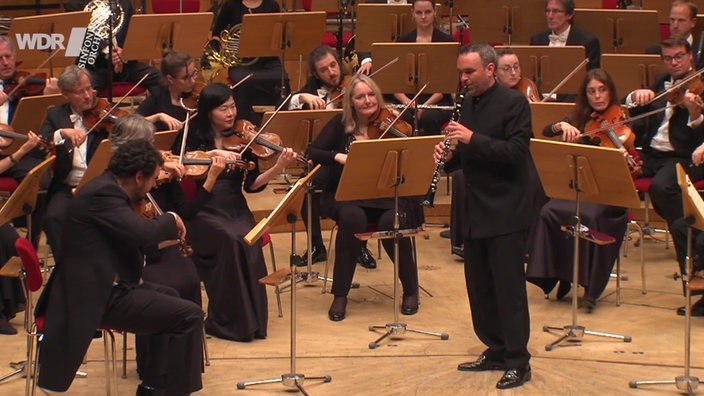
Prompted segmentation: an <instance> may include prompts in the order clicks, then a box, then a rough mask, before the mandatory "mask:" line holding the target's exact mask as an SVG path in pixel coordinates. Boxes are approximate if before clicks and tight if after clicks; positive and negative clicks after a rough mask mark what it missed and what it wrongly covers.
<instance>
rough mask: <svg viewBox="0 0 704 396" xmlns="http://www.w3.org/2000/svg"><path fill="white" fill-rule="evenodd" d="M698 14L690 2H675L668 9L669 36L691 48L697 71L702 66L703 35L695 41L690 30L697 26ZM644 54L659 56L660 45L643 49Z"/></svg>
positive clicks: (678, 0) (703, 64) (703, 63)
mask: <svg viewBox="0 0 704 396" xmlns="http://www.w3.org/2000/svg"><path fill="white" fill-rule="evenodd" d="M698 12H699V11H698V9H697V5H696V4H694V3H693V2H691V1H685V0H675V1H673V2H672V6H671V7H670V36H671V37H681V38H683V39H685V40H687V42H688V43H689V45H690V46H691V47H692V55H693V57H694V64H695V65H696V66H697V69H699V68H701V67H702V66H704V62H703V61H704V59H702V57H701V51H702V39H704V35H700V36H699V37H698V38H697V40H696V41H695V40H694V36H693V35H692V30H693V29H694V27H695V26H696V24H697V13H698ZM645 53H646V54H657V55H660V44H653V45H651V46H650V47H648V48H646V49H645Z"/></svg>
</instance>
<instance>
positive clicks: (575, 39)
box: [530, 25, 601, 69]
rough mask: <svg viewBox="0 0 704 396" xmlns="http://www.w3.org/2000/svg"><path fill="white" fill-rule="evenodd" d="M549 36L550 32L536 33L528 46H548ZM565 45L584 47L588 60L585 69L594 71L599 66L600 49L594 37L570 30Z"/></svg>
mask: <svg viewBox="0 0 704 396" xmlns="http://www.w3.org/2000/svg"><path fill="white" fill-rule="evenodd" d="M550 34H552V31H551V30H549V29H548V30H546V31H544V32H541V33H538V34H536V35H534V36H533V37H531V38H530V45H549V44H550ZM565 44H566V45H581V46H584V50H585V52H586V55H587V58H589V64H587V69H596V68H598V67H599V65H600V64H601V48H600V45H599V39H598V38H596V37H594V36H593V35H592V34H591V33H588V32H585V31H584V30H581V29H579V28H576V27H574V25H573V26H572V27H571V28H570V33H569V35H568V36H567V42H565Z"/></svg>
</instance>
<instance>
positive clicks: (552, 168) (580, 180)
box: [530, 139, 640, 351]
mask: <svg viewBox="0 0 704 396" xmlns="http://www.w3.org/2000/svg"><path fill="white" fill-rule="evenodd" d="M530 152H531V155H532V157H533V161H534V162H535V167H536V168H537V170H538V175H539V176H540V181H541V182H542V184H543V188H544V189H545V194H546V195H547V196H548V197H550V198H558V199H565V200H571V201H574V202H575V216H574V220H575V221H574V224H571V225H569V226H567V227H564V228H565V230H567V231H569V233H570V235H571V236H572V237H573V239H574V252H573V260H572V283H573V285H574V288H575V289H574V290H575V291H574V292H573V293H572V323H571V324H569V325H565V326H563V327H551V326H543V331H545V332H551V331H562V332H563V335H562V336H561V337H560V338H558V339H557V340H556V341H555V342H552V343H550V344H547V345H545V350H546V351H551V350H552V349H553V347H555V346H558V345H559V344H561V343H562V342H563V341H579V340H581V339H582V337H583V336H584V335H585V334H587V335H595V336H600V337H609V338H616V339H620V340H622V341H623V342H631V337H630V336H624V335H619V334H611V333H604V332H600V331H593V330H591V331H590V330H587V329H586V327H584V326H580V325H578V323H577V294H578V293H577V288H578V285H579V244H580V239H584V240H586V241H588V242H592V243H596V244H608V243H613V242H615V241H616V240H615V239H614V238H613V237H611V236H608V235H604V234H601V233H599V232H597V231H595V230H589V229H586V230H585V228H586V227H583V226H582V223H581V215H580V203H581V202H582V201H585V202H593V203H599V204H603V205H613V206H622V207H626V208H633V207H638V206H639V205H640V200H639V199H638V194H637V193H636V190H635V186H634V185H633V178H632V177H631V174H630V171H629V169H628V165H627V164H626V158H625V157H624V156H623V153H621V152H620V151H619V150H617V149H612V148H605V147H598V146H587V145H582V144H573V143H563V142H555V141H551V140H541V139H531V144H530ZM558 164H562V165H563V166H556V165H558ZM618 237H619V238H620V237H621V236H620V235H619V236H618ZM572 345H575V344H572Z"/></svg>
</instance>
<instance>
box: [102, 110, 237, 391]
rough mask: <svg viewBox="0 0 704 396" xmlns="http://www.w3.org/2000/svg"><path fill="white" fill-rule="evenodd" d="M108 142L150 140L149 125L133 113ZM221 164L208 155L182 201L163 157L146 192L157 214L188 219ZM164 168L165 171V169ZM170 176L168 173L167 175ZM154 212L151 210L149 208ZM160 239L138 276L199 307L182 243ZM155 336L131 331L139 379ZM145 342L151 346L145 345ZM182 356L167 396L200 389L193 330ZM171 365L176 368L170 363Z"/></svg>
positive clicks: (179, 168) (176, 176) (177, 168)
mask: <svg viewBox="0 0 704 396" xmlns="http://www.w3.org/2000/svg"><path fill="white" fill-rule="evenodd" d="M109 139H110V144H111V145H112V146H113V150H117V149H118V148H119V147H120V146H122V145H124V144H125V143H127V142H129V141H133V140H139V139H142V140H147V141H149V142H152V143H153V142H154V125H153V124H152V123H150V122H149V121H147V120H146V119H144V117H142V116H140V115H138V114H131V115H126V116H123V117H120V119H118V120H117V122H115V126H114V127H113V128H112V130H111V131H110V138H109ZM224 166H225V159H224V158H222V157H213V166H211V167H210V169H209V171H208V174H207V178H206V180H205V182H204V183H203V186H202V187H201V189H200V190H199V191H198V192H197V193H196V198H195V199H193V200H192V201H186V199H185V197H184V194H183V190H182V189H181V184H180V182H179V180H180V178H181V177H182V176H184V175H185V172H186V170H185V169H184V166H183V165H181V164H179V163H178V162H176V161H174V160H170V159H166V160H165V162H164V165H162V171H161V172H160V176H159V177H158V178H157V184H156V185H155V186H154V187H153V188H152V189H151V191H150V192H149V193H150V194H151V196H152V197H153V198H154V201H155V202H156V203H157V205H158V206H159V212H165V211H171V212H175V213H176V214H178V215H179V216H181V218H182V219H183V220H184V221H188V220H189V219H191V218H193V216H195V214H196V213H197V212H198V210H199V209H200V207H202V206H203V204H204V203H205V202H207V201H208V199H210V196H211V194H210V192H211V191H212V188H213V186H214V184H215V180H216V179H217V177H218V175H219V174H220V172H222V170H223V169H224ZM165 171H167V173H165ZM168 176H172V177H168ZM153 212H156V211H153ZM153 212H152V211H148V212H147V213H143V215H144V216H145V217H147V218H149V217H152V216H155V215H158V214H159V213H153ZM173 242H174V241H166V242H163V243H160V244H159V245H153V246H149V247H146V248H144V252H145V255H146V257H145V265H144V269H143V271H142V279H144V280H145V281H147V282H152V283H155V284H159V285H163V286H168V287H170V288H172V289H174V290H175V291H176V292H177V293H178V296H179V297H181V298H183V299H186V300H189V301H192V302H193V303H195V304H196V305H197V306H199V307H200V306H201V305H202V301H201V289H200V278H199V277H198V272H197V271H196V266H195V264H194V263H193V260H191V258H190V257H189V256H188V255H187V253H189V252H188V251H185V250H184V246H183V243H181V244H180V245H179V244H174V243H173ZM158 338H159V337H150V336H143V335H140V334H137V335H136V337H135V345H136V346H135V351H136V353H137V371H138V372H139V373H140V378H142V379H144V375H143V374H144V367H146V366H148V360H149V359H150V351H151V350H152V348H153V345H154V344H152V342H156V341H158ZM150 346H151V347H152V348H150ZM186 348H187V354H188V355H187V358H186V359H182V360H181V361H178V362H175V363H177V364H179V365H180V366H179V367H178V370H179V372H180V373H181V375H178V376H170V377H167V378H166V384H165V385H164V389H165V390H166V394H168V395H179V394H188V393H191V392H195V391H197V390H199V389H200V388H201V370H202V367H203V366H202V356H201V354H202V350H203V349H202V334H201V332H195V333H192V334H189V335H188V339H187V341H186ZM173 367H174V368H175V367H176V366H173Z"/></svg>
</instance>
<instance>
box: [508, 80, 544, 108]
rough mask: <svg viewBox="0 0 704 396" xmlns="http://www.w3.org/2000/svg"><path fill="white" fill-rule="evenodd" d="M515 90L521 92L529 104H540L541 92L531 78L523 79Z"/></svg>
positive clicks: (514, 87)
mask: <svg viewBox="0 0 704 396" xmlns="http://www.w3.org/2000/svg"><path fill="white" fill-rule="evenodd" d="M513 89H516V90H518V91H520V92H521V93H522V94H523V95H524V96H525V97H526V99H528V101H529V102H540V99H539V97H540V91H538V86H537V85H535V83H534V82H533V80H531V79H530V78H525V77H521V79H520V80H518V84H516V85H514V86H513Z"/></svg>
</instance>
